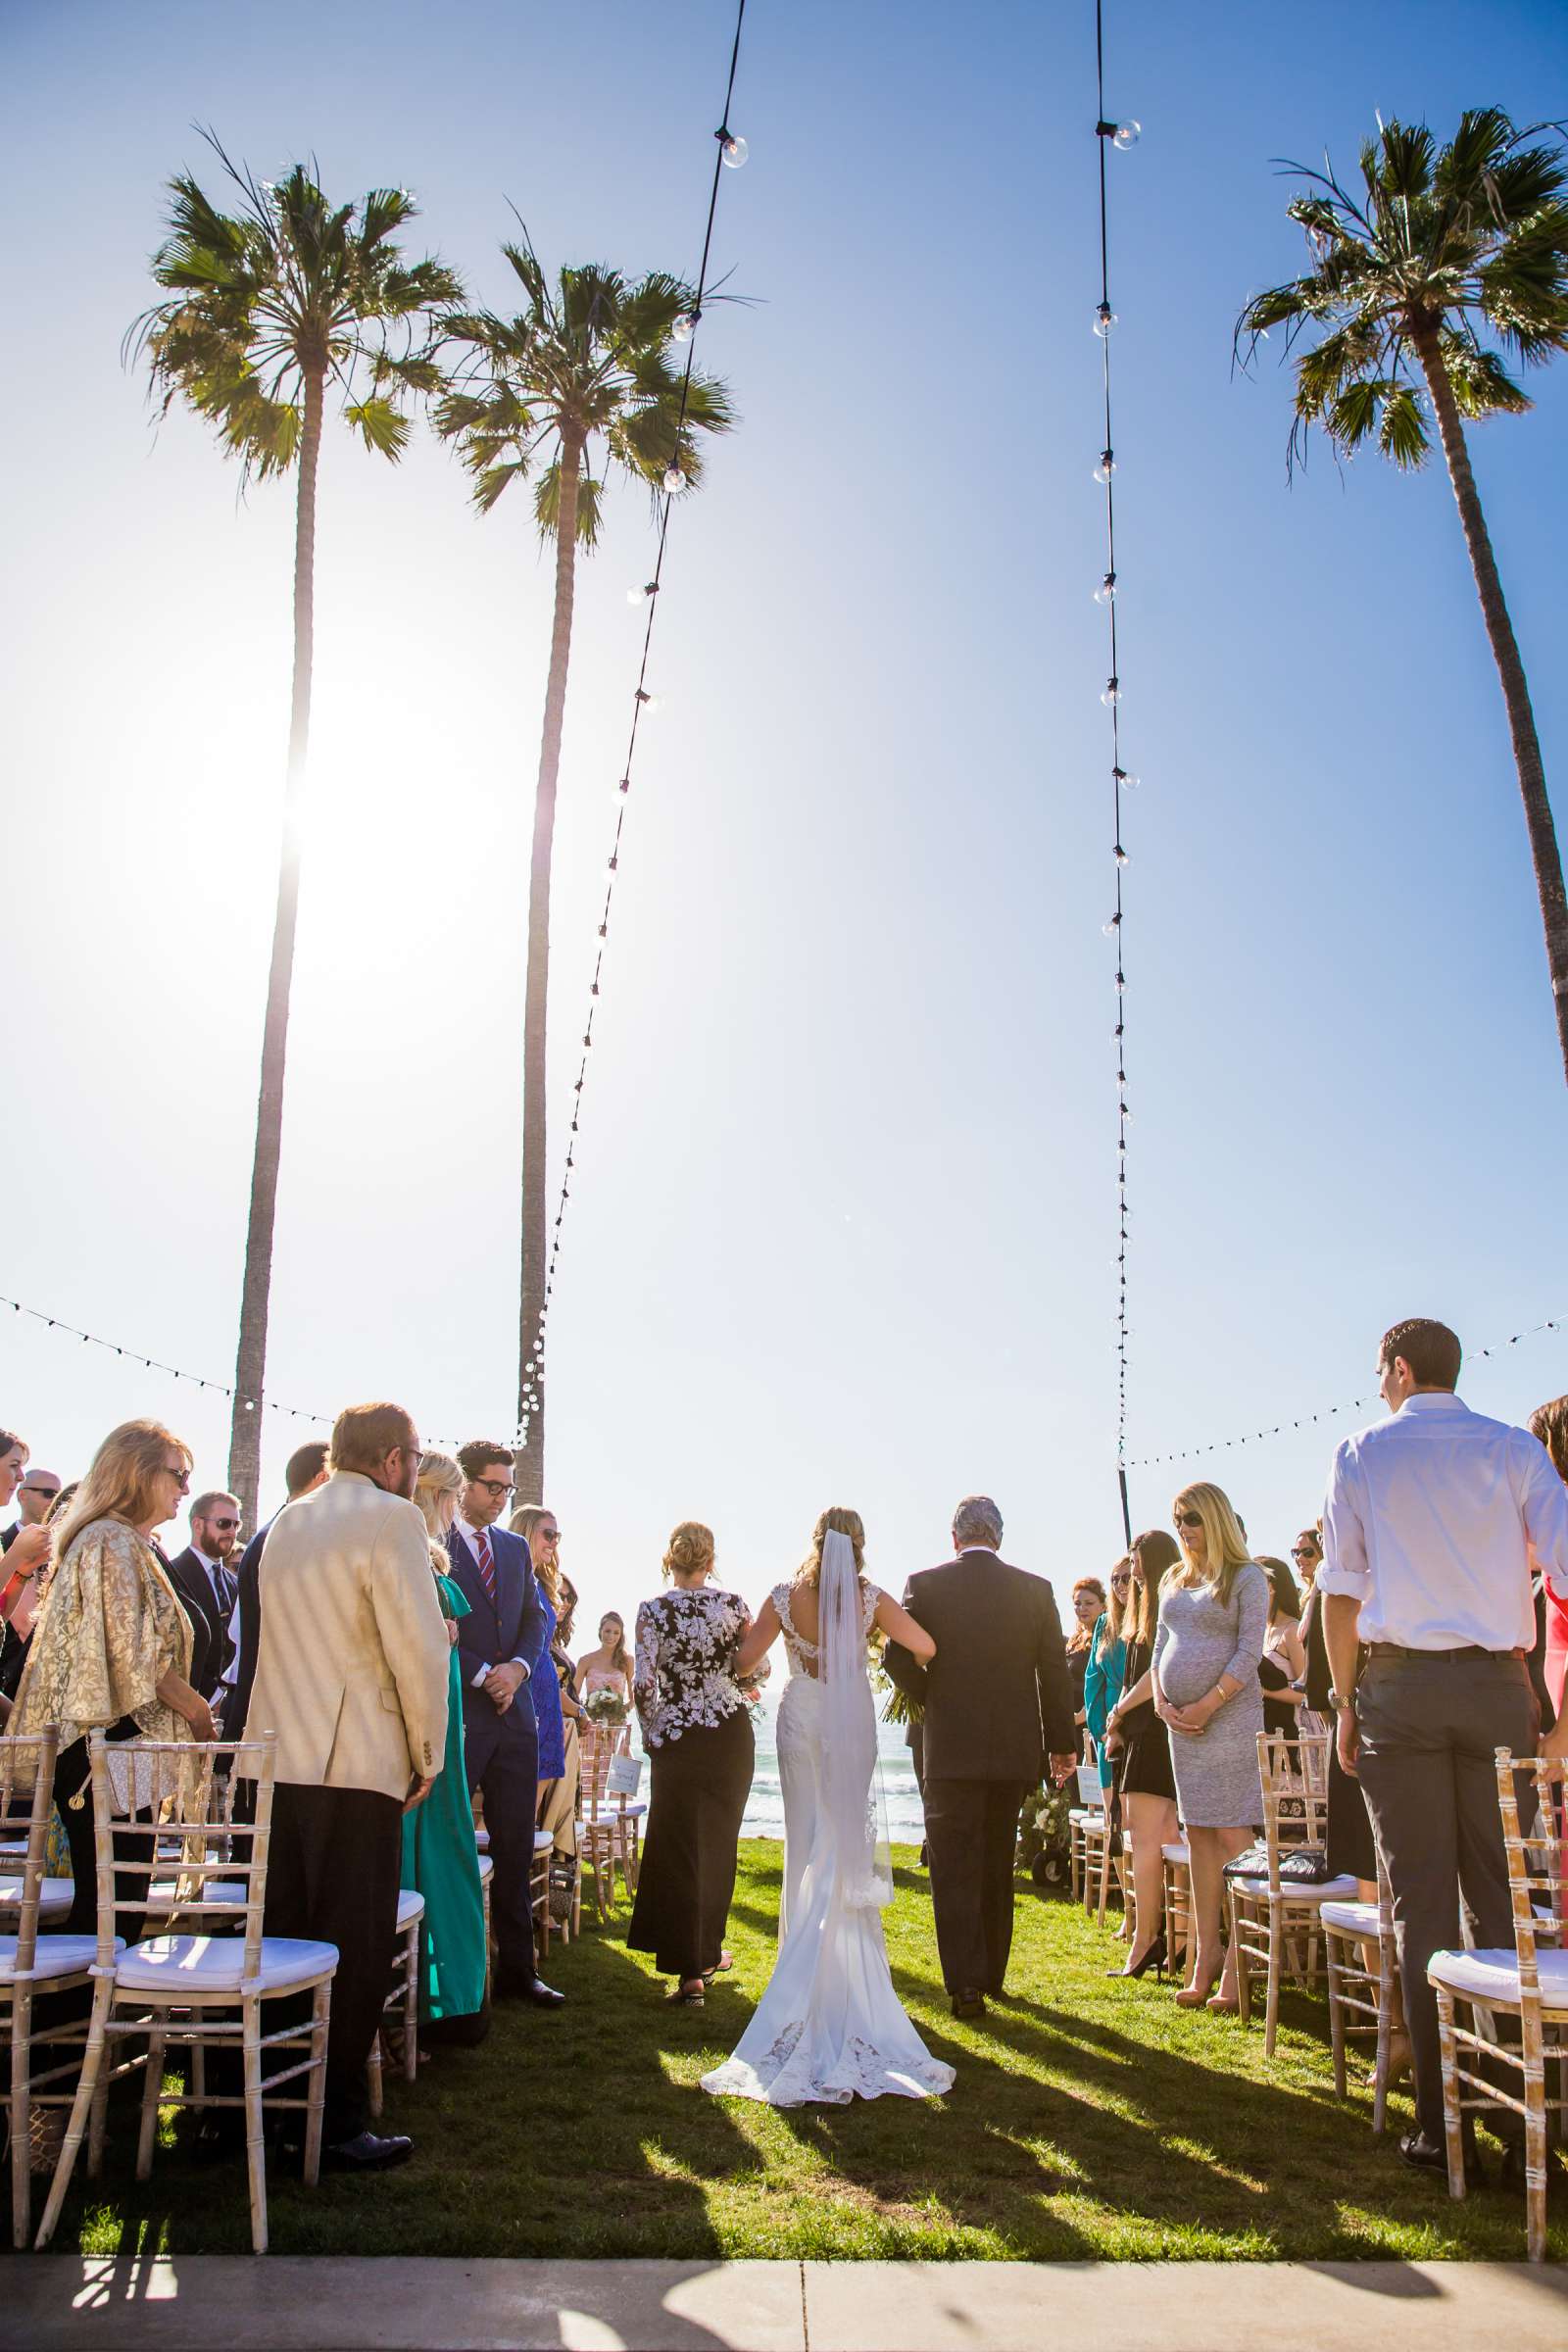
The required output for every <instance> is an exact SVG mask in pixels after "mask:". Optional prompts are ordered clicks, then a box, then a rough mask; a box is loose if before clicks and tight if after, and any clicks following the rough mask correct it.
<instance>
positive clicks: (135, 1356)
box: [0, 1298, 334, 1429]
mask: <svg viewBox="0 0 1568 2352" xmlns="http://www.w3.org/2000/svg"><path fill="white" fill-rule="evenodd" d="M0 1306H9V1307H10V1309H11V1311H12V1313H13V1314H14V1315H27V1316H29V1317H30V1318H31V1320H32V1321H33V1322H34V1323H42V1324H43V1325H44V1326H45V1327H46V1328H47V1329H48V1330H50V1331H58V1332H63V1333H64V1334H65V1336H66V1337H67V1338H68V1339H72V1340H79V1341H80V1342H81V1344H82V1346H83V1347H84V1348H104V1349H105V1350H106V1351H107V1352H108V1353H109V1354H110V1355H119V1356H123V1358H124V1359H125V1361H126V1362H127V1363H131V1364H140V1365H141V1366H142V1368H143V1369H144V1370H145V1371H148V1372H165V1373H167V1374H168V1375H169V1377H170V1379H171V1380H183V1381H188V1382H189V1384H190V1386H191V1387H192V1388H193V1389H211V1390H212V1392H213V1394H214V1396H215V1397H228V1398H229V1399H230V1400H231V1401H232V1399H233V1397H234V1388H233V1384H232V1382H230V1381H224V1380H208V1379H206V1378H204V1376H203V1375H202V1374H201V1373H199V1372H187V1371H186V1369H185V1368H184V1366H183V1365H182V1364H166V1363H164V1362H163V1361H162V1360H161V1358H159V1357H158V1356H156V1355H147V1354H145V1353H144V1352H143V1351H142V1349H141V1348H125V1347H123V1346H122V1345H121V1343H120V1342H119V1341H118V1340H106V1339H102V1338H100V1336H99V1334H98V1333H97V1332H95V1331H80V1330H78V1329H77V1327H76V1325H75V1324H74V1323H67V1322H64V1321H63V1320H62V1319H61V1317H60V1316H59V1315H46V1314H45V1313H44V1311H43V1309H42V1308H41V1307H38V1306H27V1305H25V1303H24V1302H23V1300H22V1299H3V1298H0ZM256 1401H257V1400H256V1398H255V1397H244V1398H242V1399H241V1402H242V1404H243V1406H244V1409H245V1411H246V1412H247V1413H254V1412H255V1410H256ZM267 1410H268V1411H269V1412H270V1413H281V1414H284V1415H286V1416H287V1418H288V1419H289V1420H291V1421H316V1422H319V1424H320V1426H321V1427H322V1428H323V1429H330V1428H331V1426H332V1422H333V1418H334V1416H333V1415H332V1414H331V1413H312V1412H307V1411H306V1409H305V1407H304V1406H303V1405H298V1404H277V1403H274V1402H273V1401H272V1399H271V1398H270V1397H269V1398H268V1399H267Z"/></svg>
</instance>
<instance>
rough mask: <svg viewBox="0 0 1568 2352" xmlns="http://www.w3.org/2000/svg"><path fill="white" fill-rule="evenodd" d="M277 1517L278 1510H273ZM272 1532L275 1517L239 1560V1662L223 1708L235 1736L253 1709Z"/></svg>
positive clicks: (240, 1736)
mask: <svg viewBox="0 0 1568 2352" xmlns="http://www.w3.org/2000/svg"><path fill="white" fill-rule="evenodd" d="M273 1517H274V1518H275V1517H276V1513H275V1512H274V1513H273ZM271 1532H272V1521H271V1520H270V1519H269V1520H268V1521H267V1522H266V1524H265V1525H264V1526H262V1527H259V1528H258V1529H257V1530H256V1533H255V1535H254V1536H252V1538H251V1540H250V1542H249V1543H248V1544H246V1546H245V1551H244V1555H243V1557H242V1558H241V1560H240V1564H239V1574H238V1576H237V1577H236V1578H235V1580H234V1581H235V1583H236V1585H237V1586H238V1592H237V1593H236V1598H237V1600H238V1602H239V1665H238V1667H237V1668H236V1669H235V1673H234V1689H233V1692H232V1694H231V1696H230V1698H229V1702H228V1705H227V1707H226V1709H225V1710H224V1715H223V1724H224V1728H225V1730H226V1731H228V1732H229V1733H231V1734H232V1736H233V1737H234V1738H235V1739H236V1740H243V1739H244V1737H245V1718H246V1716H247V1715H248V1714H249V1712H250V1704H251V1685H252V1684H253V1683H254V1682H255V1680H256V1660H257V1657H258V1656H259V1654H260V1652H261V1646H262V1545H263V1544H265V1543H266V1542H267V1539H268V1537H269V1536H270V1534H271Z"/></svg>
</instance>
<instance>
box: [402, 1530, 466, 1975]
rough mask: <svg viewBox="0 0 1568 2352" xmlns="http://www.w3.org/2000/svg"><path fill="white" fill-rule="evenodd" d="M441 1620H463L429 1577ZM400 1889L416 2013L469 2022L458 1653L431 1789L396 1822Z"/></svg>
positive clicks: (442, 1582) (456, 1600)
mask: <svg viewBox="0 0 1568 2352" xmlns="http://www.w3.org/2000/svg"><path fill="white" fill-rule="evenodd" d="M435 1581H436V1590H437V1592H438V1593H440V1595H441V1614H442V1616H443V1617H447V1618H458V1617H466V1616H467V1614H468V1604H467V1602H466V1600H465V1599H464V1597H463V1593H462V1592H461V1591H460V1590H459V1588H458V1586H457V1585H456V1584H454V1582H453V1580H452V1579H451V1577H449V1576H441V1575H439V1574H438V1575H437V1577H436V1580H435ZM401 1883H402V1885H403V1886H405V1887H417V1889H418V1891H419V1893H420V1894H422V1895H423V1897H424V1923H423V1928H422V1931H421V1934H420V1938H419V2015H420V2016H421V2017H422V2018H442V2017H474V2016H476V2015H477V2014H478V2012H479V2011H480V2010H481V2009H482V2008H483V2007H484V1979H485V1948H484V1895H483V1893H482V1891H481V1889H480V1886H479V1854H478V1849H477V1847H476V1846H475V1844H474V1840H473V1809H472V1806H471V1805H470V1804H469V1801H468V1776H467V1772H466V1769H465V1766H464V1760H463V1679H462V1675H461V1673H460V1671H459V1667H458V1653H457V1650H456V1649H454V1650H453V1652H452V1662H451V1665H450V1666H449V1668H448V1670H447V1746H446V1754H445V1756H444V1758H443V1759H442V1768H441V1770H440V1772H439V1773H438V1774H437V1775H436V1783H435V1787H434V1788H433V1789H431V1791H430V1793H429V1795H428V1796H427V1797H426V1798H425V1800H424V1802H423V1804H422V1805H417V1806H416V1808H415V1810H414V1811H413V1812H412V1813H410V1814H408V1815H406V1816H405V1819H404V1823H403V1877H402V1882H401Z"/></svg>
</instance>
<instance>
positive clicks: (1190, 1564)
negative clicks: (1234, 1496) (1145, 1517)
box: [1164, 1480, 1252, 1609]
mask: <svg viewBox="0 0 1568 2352" xmlns="http://www.w3.org/2000/svg"><path fill="white" fill-rule="evenodd" d="M1170 1509H1171V1517H1172V1518H1173V1519H1174V1518H1175V1517H1176V1515H1177V1513H1178V1512H1180V1511H1196V1512H1197V1513H1198V1515H1199V1517H1200V1518H1201V1520H1202V1522H1203V1534H1204V1537H1205V1539H1206V1548H1205V1550H1204V1554H1203V1565H1202V1567H1201V1568H1200V1567H1198V1566H1197V1565H1196V1564H1195V1563H1194V1561H1193V1559H1192V1558H1191V1556H1190V1554H1189V1553H1188V1552H1187V1551H1186V1550H1185V1548H1184V1549H1183V1551H1182V1553H1181V1555H1180V1557H1179V1558H1178V1560H1177V1562H1176V1565H1175V1567H1174V1568H1170V1569H1167V1570H1166V1573H1165V1579H1164V1582H1165V1583H1166V1584H1167V1585H1181V1586H1187V1587H1192V1586H1201V1585H1207V1586H1208V1587H1209V1589H1210V1590H1211V1591H1212V1593H1213V1594H1214V1597H1215V1598H1216V1600H1217V1601H1218V1602H1219V1604H1220V1607H1221V1608H1222V1609H1228V1608H1229V1607H1230V1603H1231V1594H1232V1593H1234V1592H1235V1590H1236V1579H1237V1578H1238V1576H1239V1575H1240V1574H1241V1572H1242V1570H1243V1569H1244V1568H1250V1567H1251V1565H1252V1555H1251V1553H1250V1550H1249V1549H1248V1547H1247V1538H1246V1537H1245V1536H1244V1535H1243V1533H1242V1528H1241V1522H1240V1520H1239V1519H1238V1518H1237V1516H1236V1513H1235V1511H1234V1510H1233V1509H1232V1507H1231V1498H1230V1496H1229V1495H1227V1494H1226V1493H1225V1490H1224V1488H1223V1487H1212V1486H1210V1485H1209V1484H1208V1482H1207V1481H1206V1480H1201V1481H1200V1482H1199V1484H1198V1485H1197V1486H1196V1487H1183V1489H1182V1491H1181V1493H1180V1494H1179V1495H1177V1497H1176V1499H1175V1501H1174V1502H1173V1503H1172V1504H1171V1506H1170Z"/></svg>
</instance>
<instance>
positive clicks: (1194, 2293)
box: [0, 2254, 1568, 2352]
mask: <svg viewBox="0 0 1568 2352" xmlns="http://www.w3.org/2000/svg"><path fill="white" fill-rule="evenodd" d="M1391 2341H1393V2342H1396V2343H1413V2342H1419V2344H1420V2347H1421V2352H1494V2348H1496V2352H1518V2347H1520V2346H1527V2347H1535V2346H1546V2345H1555V2344H1561V2343H1564V2342H1568V2274H1565V2272H1564V2271H1563V2270H1562V2269H1560V2268H1558V2269H1552V2268H1543V2269H1540V2270H1534V2271H1532V2270H1530V2269H1528V2268H1527V2267H1526V2266H1525V2265H1524V2264H1523V2263H1519V2264H1504V2263H1483V2262H1453V2263H1442V2262H1432V2263H1397V2262H1364V2263H1355V2262H1334V2263H1263V2262H1234V2263H1213V2262H1191V2263H1187V2262H1183V2263H1131V2262H1129V2263H1094V2262H1084V2263H1029V2262H1018V2263H1005V2262H975V2263H915V2262H909V2263H901V2262H864V2263H856V2262H807V2263H800V2262H712V2263H690V2262H453V2261H437V2260H424V2261H404V2260H400V2259H399V2260H384V2261H370V2260H360V2259H356V2258H353V2257H349V2256H342V2255H334V2256H329V2257H321V2258H319V2259H315V2260H312V2259H307V2258H302V2257H299V2256H290V2255H274V2256H272V2257H270V2258H269V2259H265V2260H262V2261H250V2260H244V2259H238V2258H234V2257H230V2256H217V2255H191V2256H186V2257H177V2258H175V2259H173V2260H169V2261H148V2262H141V2261H119V2262H83V2261H81V2260H79V2259H78V2258H76V2257H74V2256H73V2257H67V2256H64V2255H49V2254H44V2255H37V2256H30V2255H25V2254H24V2255H16V2256H13V2258H12V2259H11V2260H10V2261H9V2262H8V2263H7V2265H6V2269H5V2278H4V2284H3V2286H0V2344H4V2345H6V2346H8V2347H16V2352H81V2348H82V2347H83V2346H88V2347H90V2346H92V2345H95V2344H102V2345H104V2346H106V2347H110V2346H112V2347H113V2352H142V2348H143V2347H146V2352H256V2348H260V2347H266V2352H540V2348H542V2347H546V2346H562V2345H564V2346H570V2347H571V2348H572V2352H971V2348H972V2352H1041V2347H1042V2346H1043V2345H1044V2346H1072V2345H1101V2344H1103V2345H1106V2346H1122V2345H1138V2346H1145V2345H1147V2346H1157V2347H1158V2352H1258V2348H1259V2346H1262V2345H1267V2344H1271V2343H1278V2344H1285V2345H1289V2346H1290V2348H1291V2352H1368V2347H1369V2346H1376V2345H1378V2344H1382V2343H1388V2342H1391Z"/></svg>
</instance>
